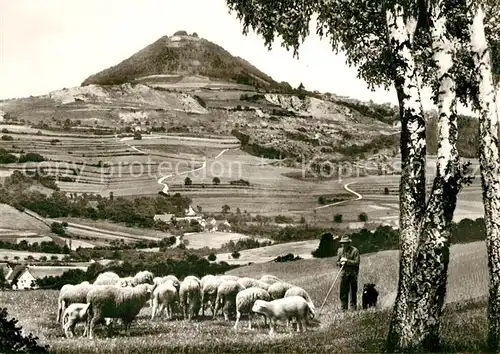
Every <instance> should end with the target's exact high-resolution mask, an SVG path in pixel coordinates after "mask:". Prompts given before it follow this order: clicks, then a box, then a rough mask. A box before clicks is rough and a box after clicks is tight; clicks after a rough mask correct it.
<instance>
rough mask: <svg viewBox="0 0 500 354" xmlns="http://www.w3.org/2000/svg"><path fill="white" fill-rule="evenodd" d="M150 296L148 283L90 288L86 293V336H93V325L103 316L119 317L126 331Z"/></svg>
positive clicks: (102, 318)
mask: <svg viewBox="0 0 500 354" xmlns="http://www.w3.org/2000/svg"><path fill="white" fill-rule="evenodd" d="M150 297H151V287H150V286H149V285H148V284H139V285H137V286H136V287H124V288H119V287H116V286H110V285H107V286H103V287H95V288H93V289H91V290H90V291H89V292H88V294H87V303H88V304H89V308H88V319H87V335H88V337H89V338H92V337H93V331H94V327H95V326H96V324H97V323H98V322H102V321H103V320H104V318H105V317H107V318H120V319H121V320H122V322H123V324H124V327H125V331H127V333H128V331H129V327H130V324H131V322H132V321H133V320H134V319H135V317H136V316H137V315H138V314H139V312H140V311H141V309H142V308H143V307H144V304H145V303H146V301H147V300H148V299H149V298H150Z"/></svg>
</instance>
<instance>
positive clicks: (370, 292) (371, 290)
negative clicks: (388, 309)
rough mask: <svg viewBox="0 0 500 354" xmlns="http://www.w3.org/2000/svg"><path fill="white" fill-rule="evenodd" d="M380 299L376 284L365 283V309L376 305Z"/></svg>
mask: <svg viewBox="0 0 500 354" xmlns="http://www.w3.org/2000/svg"><path fill="white" fill-rule="evenodd" d="M377 299H378V291H377V290H376V289H375V284H372V283H367V284H364V285H363V299H362V300H363V309H367V308H369V307H376V306H377Z"/></svg>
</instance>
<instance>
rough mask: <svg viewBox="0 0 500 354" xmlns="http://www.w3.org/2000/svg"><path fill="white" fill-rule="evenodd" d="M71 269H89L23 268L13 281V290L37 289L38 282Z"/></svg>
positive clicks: (66, 267)
mask: <svg viewBox="0 0 500 354" xmlns="http://www.w3.org/2000/svg"><path fill="white" fill-rule="evenodd" d="M71 269H80V270H83V271H86V270H87V267H69V266H23V268H22V269H21V271H20V272H19V273H18V275H17V276H16V277H15V279H13V280H12V281H11V283H12V289H14V290H16V289H17V290H24V289H37V288H38V285H37V284H36V282H37V280H39V279H43V278H46V277H59V276H61V275H62V274H63V273H64V272H66V271H68V270H71Z"/></svg>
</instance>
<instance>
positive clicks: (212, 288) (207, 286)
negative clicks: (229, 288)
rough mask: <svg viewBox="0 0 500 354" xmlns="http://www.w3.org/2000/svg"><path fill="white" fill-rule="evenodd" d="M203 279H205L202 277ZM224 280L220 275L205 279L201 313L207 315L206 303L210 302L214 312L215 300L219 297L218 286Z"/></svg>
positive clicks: (202, 290)
mask: <svg viewBox="0 0 500 354" xmlns="http://www.w3.org/2000/svg"><path fill="white" fill-rule="evenodd" d="M202 281H203V279H202ZM222 282H223V280H222V279H221V278H219V277H212V278H209V279H205V283H204V284H203V285H202V289H201V315H202V316H205V305H206V304H207V303H208V302H210V309H211V311H212V314H214V309H215V301H216V299H217V288H218V287H219V285H220V284H221V283H222Z"/></svg>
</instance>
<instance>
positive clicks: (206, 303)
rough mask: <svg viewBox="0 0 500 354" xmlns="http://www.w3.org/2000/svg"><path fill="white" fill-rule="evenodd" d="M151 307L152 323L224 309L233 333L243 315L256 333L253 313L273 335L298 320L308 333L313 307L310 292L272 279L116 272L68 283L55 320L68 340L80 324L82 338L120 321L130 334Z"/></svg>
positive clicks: (267, 276)
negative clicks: (278, 327) (279, 325)
mask: <svg viewBox="0 0 500 354" xmlns="http://www.w3.org/2000/svg"><path fill="white" fill-rule="evenodd" d="M147 306H149V307H150V308H151V320H153V319H154V318H155V317H157V316H162V315H163V311H164V310H166V312H167V319H168V320H170V319H172V317H173V315H174V314H179V315H181V316H182V317H183V318H185V319H189V320H191V319H193V318H195V317H196V316H199V315H200V311H201V315H202V316H205V312H206V310H207V309H210V311H211V313H212V317H213V318H214V319H215V318H216V317H217V313H218V312H219V310H221V312H222V314H223V315H224V320H225V321H228V320H229V318H230V317H232V315H234V314H235V315H236V322H235V324H234V329H238V324H239V322H240V319H241V316H242V315H248V320H249V321H248V328H249V329H252V318H253V317H254V316H255V315H261V316H263V317H264V320H265V324H266V325H267V321H268V320H269V327H270V331H269V334H270V335H271V334H273V333H274V332H275V328H276V324H277V321H285V322H286V325H287V327H288V326H289V325H290V323H291V321H292V320H294V319H295V320H296V322H297V331H301V330H303V331H305V330H306V324H307V323H308V320H309V319H313V318H314V315H315V307H314V304H313V302H312V301H311V298H310V296H309V295H308V294H307V292H306V291H305V290H304V289H302V288H300V287H298V286H295V285H293V284H290V283H288V282H285V281H282V280H281V279H279V278H277V277H275V276H273V275H263V276H262V277H261V278H260V279H254V278H248V277H238V276H234V275H217V276H215V275H206V276H204V277H202V278H201V279H199V278H197V277H195V276H192V275H190V276H187V277H186V278H184V279H183V280H182V281H179V280H178V279H177V277H175V276H174V275H168V276H165V277H154V275H153V274H152V273H151V272H149V271H141V272H139V273H137V274H136V275H135V276H134V277H126V278H120V277H119V276H118V275H117V274H115V273H113V272H105V273H101V274H99V275H98V277H97V279H96V280H95V281H94V282H93V283H92V284H90V283H89V282H82V283H80V284H77V285H72V284H66V285H64V286H63V287H62V288H61V290H60V292H59V299H58V310H57V322H58V323H59V322H60V323H61V325H62V328H63V330H64V333H65V335H66V337H73V336H74V335H75V332H74V329H75V326H76V324H77V323H79V322H83V323H85V331H84V333H83V336H88V337H89V338H92V337H93V331H94V328H95V326H96V325H97V324H104V323H106V324H110V323H111V322H112V321H114V320H116V319H120V320H121V321H122V323H123V325H124V327H125V330H126V331H128V329H129V328H130V324H131V323H132V321H133V320H134V319H135V317H136V316H137V315H138V314H139V312H140V311H141V309H142V308H144V307H147Z"/></svg>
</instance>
